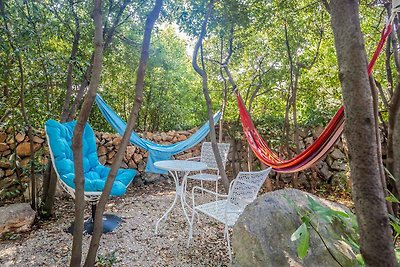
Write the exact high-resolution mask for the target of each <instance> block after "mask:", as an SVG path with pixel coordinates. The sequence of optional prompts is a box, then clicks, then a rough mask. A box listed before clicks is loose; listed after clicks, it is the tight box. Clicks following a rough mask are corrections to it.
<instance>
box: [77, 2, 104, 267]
mask: <svg viewBox="0 0 400 267" xmlns="http://www.w3.org/2000/svg"><path fill="white" fill-rule="evenodd" d="M101 6H102V3H101V0H94V8H93V14H92V17H93V21H94V25H95V31H94V41H93V43H94V60H93V72H92V75H91V79H90V87H89V90H88V93H87V95H86V97H85V100H84V103H83V105H82V109H81V111H80V113H79V117H78V120H77V122H76V126H75V129H74V137H73V138H72V151H73V154H74V170H75V171H74V173H75V179H74V183H75V222H74V237H73V241H72V242H73V243H72V256H71V262H70V266H71V267H74V266H80V265H81V261H82V235H83V220H84V208H85V199H84V177H83V159H82V155H83V154H82V135H83V132H84V128H85V125H86V122H87V120H88V118H89V115H90V112H91V110H92V107H93V103H94V100H95V97H96V92H97V88H98V86H99V83H100V77H101V70H102V65H103V27H102V10H101V8H102V7H101ZM93 265H94V264H93Z"/></svg>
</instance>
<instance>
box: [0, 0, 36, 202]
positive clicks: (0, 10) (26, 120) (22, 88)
mask: <svg viewBox="0 0 400 267" xmlns="http://www.w3.org/2000/svg"><path fill="white" fill-rule="evenodd" d="M0 13H1V16H2V17H3V20H4V28H5V32H6V36H7V38H8V42H9V44H10V47H11V49H12V51H13V52H14V54H15V57H16V58H17V61H18V70H19V75H20V77H19V82H20V101H19V103H20V104H21V113H22V117H23V120H24V123H25V126H26V127H27V128H28V131H27V132H28V137H29V150H30V160H29V165H30V182H31V198H32V199H31V206H32V208H33V209H34V210H36V180H35V165H34V160H35V152H34V149H33V134H32V126H31V124H30V120H29V116H28V114H27V112H26V108H25V74H24V67H23V63H22V57H21V54H20V53H19V52H18V50H19V49H18V48H17V47H16V46H15V44H14V41H13V39H12V35H11V33H10V30H9V28H8V21H7V15H6V13H5V9H4V3H3V1H2V0H0ZM14 138H15V136H14Z"/></svg>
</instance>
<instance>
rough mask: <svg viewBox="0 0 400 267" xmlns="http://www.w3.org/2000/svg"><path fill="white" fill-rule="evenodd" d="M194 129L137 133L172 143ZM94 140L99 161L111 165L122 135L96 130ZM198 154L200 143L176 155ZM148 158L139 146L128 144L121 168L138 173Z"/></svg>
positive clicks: (185, 137)
mask: <svg viewBox="0 0 400 267" xmlns="http://www.w3.org/2000/svg"><path fill="white" fill-rule="evenodd" d="M195 130H196V129H193V130H189V131H169V132H166V133H164V132H162V133H158V132H157V133H150V132H145V133H142V134H139V136H141V137H143V138H145V139H147V140H150V141H153V142H156V143H157V144H165V145H168V144H173V143H176V142H180V141H183V140H186V139H187V138H188V137H189V136H190V135H192V134H193V133H194V132H195ZM95 134H96V142H97V154H98V156H99V161H100V163H101V164H104V165H111V164H112V163H113V162H114V159H115V156H116V154H117V152H118V149H119V147H120V144H121V141H122V137H121V136H119V135H115V134H109V133H101V132H96V133H95ZM198 155H200V145H197V146H195V147H193V148H191V149H188V150H186V151H184V152H182V153H180V154H178V155H176V157H175V158H177V159H186V158H190V157H194V156H198ZM147 158H148V152H147V151H146V150H144V149H141V148H139V147H136V146H133V145H128V147H127V149H126V151H125V155H124V159H123V161H122V164H121V168H131V169H137V170H138V171H139V174H141V173H143V171H144V169H145V168H146V162H147Z"/></svg>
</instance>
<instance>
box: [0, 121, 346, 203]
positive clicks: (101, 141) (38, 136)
mask: <svg viewBox="0 0 400 267" xmlns="http://www.w3.org/2000/svg"><path fill="white" fill-rule="evenodd" d="M196 130H197V129H192V130H189V131H169V132H161V133H149V132H146V133H142V134H140V136H141V137H143V138H146V139H149V140H151V141H154V142H157V143H160V144H172V143H175V142H179V141H183V140H186V139H187V138H188V137H189V136H190V135H192V134H193V132H195V131H196ZM321 131H322V128H321V127H317V128H315V129H314V130H313V131H301V132H300V136H301V141H300V147H301V149H303V148H304V147H306V146H308V145H310V144H311V143H312V142H313V141H314V140H315V139H316V137H317V136H318V135H319V134H320V132H321ZM45 139H46V137H45V134H44V131H36V132H35V136H34V139H33V142H34V151H35V165H36V170H37V176H38V178H41V177H42V175H43V173H44V170H45V166H46V164H47V162H48V159H49V156H48V155H49V150H48V147H47V142H46V140H45ZM121 140H122V139H121V137H120V136H118V135H116V134H110V133H101V132H96V142H97V152H98V156H99V161H100V162H101V163H102V164H105V165H111V164H112V163H113V161H114V158H115V156H116V153H117V151H118V149H119V146H120V144H121ZM225 142H229V143H230V144H231V149H230V153H229V155H228V160H229V161H228V163H227V172H228V175H229V177H231V178H233V176H234V173H235V172H237V171H240V170H243V171H247V170H249V167H248V166H249V165H251V166H252V169H253V170H257V169H259V168H260V167H261V166H260V163H259V161H258V160H257V158H256V157H254V156H253V159H252V162H251V164H248V147H247V145H246V141H245V139H244V138H243V139H242V140H232V139H231V140H226V141H225ZM200 149H201V144H198V145H196V146H194V147H193V148H191V149H189V150H187V151H185V152H182V153H180V154H178V155H175V158H177V159H186V158H190V157H195V156H199V155H200ZM30 153H31V151H30V145H29V138H28V136H27V135H26V134H24V133H17V134H16V135H15V136H14V134H13V133H12V131H11V129H9V130H1V129H0V200H1V199H5V198H10V197H13V196H15V195H18V194H21V193H22V192H23V191H25V189H26V187H27V185H28V184H29V178H28V177H29V175H28V167H29V161H30V159H29V156H30ZM147 157H148V153H147V151H145V150H143V149H140V148H138V147H135V146H128V148H127V150H126V152H125V156H124V159H123V162H122V166H121V167H122V168H134V169H137V170H138V171H139V174H142V173H143V171H144V169H145V164H146V161H147ZM347 172H348V167H347V149H346V145H345V143H344V142H343V140H342V139H340V140H339V142H338V143H337V144H336V145H335V146H334V147H333V148H332V150H331V151H330V153H329V155H328V156H327V157H326V158H325V159H324V160H323V161H321V162H319V163H318V164H317V165H316V166H315V167H314V168H313V169H312V170H308V171H305V172H302V173H300V174H299V175H298V176H296V177H295V178H296V183H297V185H298V186H300V187H305V188H309V187H313V186H315V184H317V183H319V182H320V181H325V182H327V183H331V182H332V181H334V182H335V181H336V183H337V184H341V186H345V185H346V181H347V177H348V175H347ZM270 178H271V179H270V181H272V183H273V185H272V186H273V187H274V186H275V187H281V186H282V185H283V184H287V183H292V181H293V175H292V174H276V173H273V172H272V174H271V175H270ZM343 181H344V183H343ZM280 185H281V186H280ZM271 189H272V188H271Z"/></svg>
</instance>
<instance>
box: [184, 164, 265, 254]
mask: <svg viewBox="0 0 400 267" xmlns="http://www.w3.org/2000/svg"><path fill="white" fill-rule="evenodd" d="M270 171H271V168H268V169H265V170H262V171H258V172H239V174H238V175H237V176H236V179H234V180H233V181H232V182H231V183H230V186H229V193H228V195H221V194H218V193H216V192H213V191H211V190H207V189H205V188H202V187H198V186H195V187H193V189H192V202H193V203H192V204H193V206H192V208H193V209H192V212H193V213H192V219H191V223H190V225H189V240H188V245H189V244H190V240H191V239H192V238H193V225H194V217H195V215H196V214H197V213H198V212H201V213H203V214H205V215H207V216H209V217H212V218H214V219H216V220H217V221H219V222H221V223H223V224H225V230H224V238H226V240H227V245H228V252H229V257H231V245H230V240H229V232H228V229H229V227H233V226H234V225H235V223H236V221H237V219H238V218H239V216H240V215H241V214H242V212H243V211H244V208H245V207H246V206H247V205H248V204H250V203H251V202H253V201H254V200H255V199H256V197H257V194H258V191H259V190H260V188H261V186H262V185H263V184H264V181H265V179H266V178H267V176H268V174H269V172H270ZM196 190H199V191H202V192H207V193H209V194H211V195H216V196H218V197H222V198H226V199H224V200H217V201H213V202H208V203H205V204H199V205H196V202H195V191H196Z"/></svg>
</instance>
